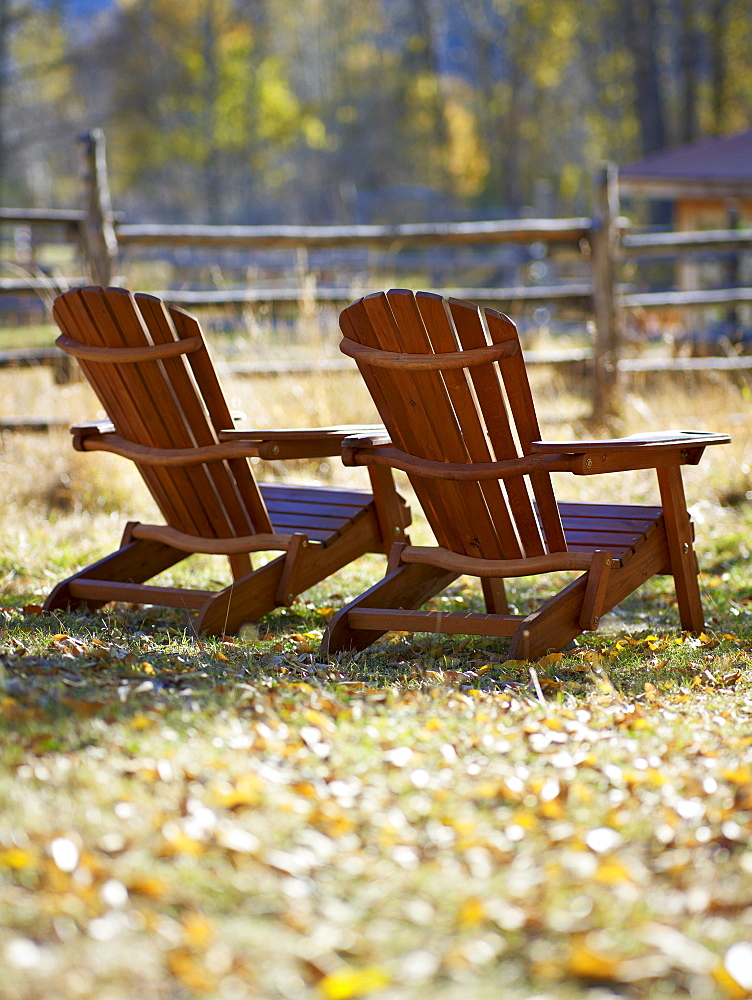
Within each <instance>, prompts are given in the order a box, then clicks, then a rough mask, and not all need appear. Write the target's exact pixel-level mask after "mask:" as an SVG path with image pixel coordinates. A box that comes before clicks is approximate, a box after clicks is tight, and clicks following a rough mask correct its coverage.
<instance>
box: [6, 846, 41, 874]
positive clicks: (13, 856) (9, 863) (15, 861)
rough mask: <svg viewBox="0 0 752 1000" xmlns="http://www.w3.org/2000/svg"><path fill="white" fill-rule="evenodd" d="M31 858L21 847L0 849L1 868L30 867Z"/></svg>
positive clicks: (16, 868)
mask: <svg viewBox="0 0 752 1000" xmlns="http://www.w3.org/2000/svg"><path fill="white" fill-rule="evenodd" d="M33 860H34V859H33V857H32V855H31V854H29V852H28V851H24V850H23V849H22V848H21V847H9V848H8V849H7V850H5V851H0V866H2V867H3V868H13V869H15V870H16V871H23V870H24V869H25V868H30V867H31V864H32V862H33Z"/></svg>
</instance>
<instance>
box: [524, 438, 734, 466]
mask: <svg viewBox="0 0 752 1000" xmlns="http://www.w3.org/2000/svg"><path fill="white" fill-rule="evenodd" d="M730 440H731V438H730V437H729V436H728V434H712V433H708V432H705V431H658V432H654V433H651V432H647V433H643V434H631V435H629V436H627V437H621V438H603V439H598V438H595V439H592V440H584V441H533V443H532V445H531V452H532V454H534V455H535V454H537V455H546V454H559V455H572V456H576V458H577V468H573V470H572V471H573V472H575V474H576V475H586V476H587V475H593V474H595V473H601V472H626V471H627V470H634V469H652V468H658V467H662V466H666V465H697V463H698V462H699V461H700V458H701V457H702V453H703V451H704V450H705V448H706V447H707V446H708V445H711V444H728V443H729V442H730Z"/></svg>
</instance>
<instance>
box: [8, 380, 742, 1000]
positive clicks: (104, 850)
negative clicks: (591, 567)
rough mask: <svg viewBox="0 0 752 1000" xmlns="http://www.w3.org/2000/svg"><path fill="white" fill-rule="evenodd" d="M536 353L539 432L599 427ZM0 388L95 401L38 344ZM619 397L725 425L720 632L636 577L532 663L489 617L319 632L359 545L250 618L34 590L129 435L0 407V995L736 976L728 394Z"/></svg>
mask: <svg viewBox="0 0 752 1000" xmlns="http://www.w3.org/2000/svg"><path fill="white" fill-rule="evenodd" d="M535 381H536V391H537V394H538V397H539V400H540V408H541V416H542V424H543V433H544V436H546V437H548V438H556V437H562V436H570V437H578V436H582V435H584V434H587V433H588V432H587V428H586V427H585V426H584V425H583V423H582V420H581V415H582V413H583V411H584V410H585V409H586V402H585V401H584V400H583V398H582V397H581V396H577V395H575V394H573V393H571V392H569V391H568V389H567V386H566V385H564V384H563V383H562V382H561V381H560V380H559V379H558V378H550V379H546V377H545V376H544V374H543V373H542V372H540V373H539V372H536V373H535ZM225 385H226V388H227V393H228V398H229V399H230V400H231V405H232V406H234V407H237V408H242V409H244V410H245V412H246V413H247V414H248V415H249V423H254V424H257V425H261V426H263V425H268V426H278V425H280V424H287V425H304V424H310V423H314V424H327V423H334V422H341V421H345V420H348V421H361V420H371V419H372V418H373V413H372V411H371V410H370V403H369V401H368V399H367V398H366V396H365V393H364V392H363V390H362V388H361V387H360V384H359V382H358V381H357V379H356V378H354V377H353V376H349V375H343V376H337V377H327V378H317V379H315V380H309V381H306V380H304V379H297V380H295V381H291V380H287V379H281V378H280V379H277V378H273V379H272V378H266V379H226V380H225ZM0 399H2V400H3V403H2V410H3V413H4V414H6V415H9V414H19V413H26V414H28V413H33V414H36V415H51V416H57V417H60V418H65V420H66V421H68V420H70V421H75V420H82V419H90V418H92V417H94V416H96V409H97V407H96V403H95V401H94V400H93V397H92V396H91V394H90V393H89V390H88V389H87V388H86V387H84V386H83V385H74V386H71V387H69V388H67V389H61V388H59V387H55V386H53V385H52V384H51V380H50V377H49V373H47V372H32V373H26V374H24V373H21V374H17V373H13V374H11V373H8V372H0ZM630 400H631V402H630V405H629V408H628V410H629V415H628V418H627V420H626V421H625V427H624V431H625V432H633V431H637V430H640V429H642V428H643V427H646V428H650V429H655V428H656V427H657V426H665V427H677V426H691V427H695V428H700V429H705V428H707V429H713V430H724V429H727V428H730V429H731V431H732V433H733V434H734V438H735V440H734V444H733V445H732V446H731V447H729V448H725V449H723V448H717V449H710V451H709V453H708V454H707V456H706V458H705V459H704V460H703V463H702V464H701V466H700V467H699V468H698V469H694V470H688V475H687V492H688V495H689V497H690V501H691V503H692V507H693V513H694V516H695V520H696V521H697V522H698V534H699V550H700V559H701V563H702V564H703V565H704V567H705V568H706V572H705V573H704V574H703V578H702V580H703V588H704V590H705V594H704V597H705V602H706V606H707V608H708V612H709V616H708V617H709V623H710V624H709V628H708V630H707V631H708V633H709V634H707V635H704V636H702V637H700V638H697V639H695V638H693V637H681V636H679V635H678V634H677V629H676V619H675V613H674V612H673V611H672V609H671V607H670V600H669V601H667V600H666V594H665V593H664V592H662V591H661V589H660V587H661V586H663V585H661V584H653V585H651V587H645V588H642V590H643V591H644V592H645V593H643V594H642V595H641V596H638V597H636V598H635V599H634V600H632V599H630V601H629V602H625V604H626V605H627V606H626V607H625V609H623V610H622V609H619V612H620V614H619V616H614V617H613V621H612V626H611V628H610V629H606V631H605V634H604V633H603V632H601V633H598V634H597V635H595V636H590V637H589V638H587V639H586V640H585V641H584V643H583V644H582V645H581V646H580V647H579V648H577V649H576V650H574V651H571V652H570V653H568V654H567V655H566V656H558V655H557V656H553V657H547V658H544V660H542V661H540V662H539V663H538V664H537V665H536V668H535V669H536V670H537V675H536V679H537V681H538V686H537V688H536V687H535V685H534V684H533V683H531V675H530V672H529V667H528V665H527V664H522V663H519V662H517V661H507V660H505V658H504V654H503V651H499V649H498V648H497V647H496V646H495V645H494V644H493V643H490V642H484V641H482V640H471V641H470V642H469V643H466V642H465V641H464V640H460V641H458V640H457V639H456V638H455V639H451V640H446V641H436V640H435V639H433V638H430V639H426V638H421V637H415V638H412V639H411V640H410V641H406V640H404V639H400V638H398V637H391V638H386V639H385V640H384V641H383V642H381V643H379V644H378V645H377V647H375V648H374V650H373V651H369V652H368V654H367V655H361V656H359V657H356V658H349V659H344V660H342V661H340V662H332V663H321V662H319V658H318V657H317V655H316V647H317V642H318V637H319V636H320V635H321V628H322V626H323V623H324V620H325V618H326V615H327V611H326V609H325V608H324V607H323V606H322V605H323V604H324V603H327V602H329V603H331V604H335V605H336V604H338V603H341V601H342V600H344V599H346V597H347V596H348V594H349V593H352V592H357V591H358V590H359V589H362V587H363V585H364V584H365V582H366V580H364V579H363V578H362V575H361V576H359V575H358V574H357V571H355V570H353V569H351V568H349V569H348V570H347V571H344V572H343V573H342V574H339V576H338V577H337V578H335V579H334V580H333V581H330V582H329V583H328V584H327V585H326V586H325V587H323V588H320V589H319V590H317V591H316V592H315V593H314V595H313V596H311V597H310V599H309V600H308V601H307V602H306V603H305V604H303V603H301V604H300V605H298V606H296V607H295V608H293V609H291V610H290V611H284V612H280V613H277V614H275V615H272V616H270V617H269V619H268V621H267V628H268V629H269V633H267V634H265V635H264V637H263V638H262V639H254V640H253V641H251V640H246V639H243V638H240V639H237V640H232V641H229V640H228V641H219V640H209V641H206V642H203V641H202V642H198V641H196V640H195V639H194V638H193V637H191V636H189V635H187V634H186V633H185V632H184V631H183V627H182V624H181V622H179V621H178V620H177V619H176V617H175V616H171V615H170V613H164V612H162V611H155V612H154V613H153V614H152V613H149V612H146V613H138V614H136V613H134V612H131V611H129V610H127V609H125V608H120V609H114V610H109V611H107V612H106V613H105V614H102V615H76V614H70V615H60V616H57V615H56V616H54V617H53V618H51V619H50V618H48V617H46V616H43V615H41V616H40V615H36V614H34V613H33V610H31V609H30V610H29V611H28V613H27V612H26V611H22V610H21V606H22V605H24V604H25V603H26V602H28V601H29V600H31V599H32V598H35V597H37V596H41V595H42V594H44V593H45V592H46V591H47V590H49V588H50V586H51V584H52V582H53V581H55V580H56V579H59V578H60V577H61V576H63V575H66V574H67V573H68V572H70V571H71V570H72V568H73V567H74V565H76V564H79V563H81V562H83V561H89V560H90V559H93V558H94V557H95V556H96V555H98V554H101V553H102V552H104V551H107V550H109V549H111V548H112V547H113V546H114V544H116V542H117V539H118V535H119V532H120V530H121V528H122V524H123V521H124V520H126V518H131V517H150V516H152V515H153V513H154V511H153V508H152V504H151V500H150V498H149V497H148V496H147V495H146V493H145V491H144V488H143V486H142V484H141V482H140V480H139V479H138V478H137V477H136V476H135V475H134V473H133V470H132V469H131V467H130V465H129V463H126V462H121V461H119V460H117V459H115V458H113V457H111V456H104V455H79V454H77V453H75V452H73V451H72V449H71V448H70V445H69V441H68V435H67V433H66V432H65V431H62V430H60V431H57V430H56V431H51V432H49V433H48V434H40V435H32V434H4V435H3V436H2V441H1V444H0V481H2V483H3V487H2V489H3V495H4V501H5V502H4V503H3V505H2V509H0V535H1V536H2V545H1V546H0V581H1V584H0V587H1V589H0V594H2V595H4V599H2V600H0V604H4V605H8V604H10V603H12V604H14V605H16V609H15V610H14V609H10V608H8V607H7V606H6V607H5V608H0V689H1V690H0V735H1V736H2V746H3V753H2V755H1V756H0V960H1V961H2V962H3V976H2V977H1V978H0V998H2V1000H47V998H48V997H51V996H55V997H60V998H62V1000H103V998H107V1000H131V998H133V997H145V998H148V1000H184V998H188V997H206V998H208V1000H214V998H217V1000H261V998H263V1000H360V998H365V997H371V996H372V997H373V998H374V1000H466V998H472V1000H485V998H488V1000H491V998H498V997H501V996H503V997H505V998H506V997H509V998H510V1000H525V998H528V1000H529V998H530V997H532V996H533V995H535V996H537V997H539V998H541V1000H542V998H544V997H545V998H546V1000H579V998H581V997H583V996H589V997H591V998H592V1000H596V998H598V1000H615V998H616V997H617V996H625V997H634V998H640V997H642V998H646V1000H663V998H665V997H669V996H671V997H675V996H676V997H679V996H687V997H689V996H691V997H694V998H697V1000H714V998H718V997H720V998H721V1000H742V998H744V997H749V996H750V995H752V977H751V976H750V973H749V969H750V966H751V965H752V948H751V947H750V945H749V941H750V934H751V933H752V908H750V906H749V900H750V887H751V886H752V860H750V859H751V857H752V854H751V852H750V850H749V847H748V845H749V841H750V835H752V746H751V745H750V738H749V724H750V709H749V694H750V690H751V689H752V686H751V683H750V663H751V662H752V641H751V640H752V631H751V630H750V627H749V621H750V610H749V609H750V601H751V600H752V580H750V573H749V551H748V546H749V535H750V530H751V529H752V517H750V513H749V509H750V503H749V501H748V500H746V499H744V496H745V494H746V493H747V491H748V490H749V489H750V483H749V465H750V426H749V424H750V418H749V409H750V408H749V405H748V393H746V392H745V390H743V389H742V388H739V387H732V386H729V385H726V384H722V383H720V382H719V383H710V384H707V385H704V386H703V387H702V390H701V391H700V390H699V389H698V387H697V386H695V387H694V388H692V389H691V391H686V387H684V388H683V389H682V390H681V391H680V390H679V389H677V391H672V392H667V391H663V392H660V393H659V392H656V391H653V390H647V389H645V390H644V391H640V392H639V393H638V392H637V390H636V388H633V389H632V391H631V396H630ZM563 418H565V419H563ZM263 471H264V472H267V471H268V470H263ZM299 471H300V472H302V475H303V476H305V477H308V476H318V477H322V478H326V479H328V480H332V479H333V480H338V481H345V480H350V479H351V478H352V477H355V476H357V475H358V473H359V471H361V470H345V469H343V468H341V467H338V466H337V465H336V463H331V462H330V463H326V464H323V463H319V464H311V465H309V466H307V467H305V468H303V469H302V470H299ZM282 472H283V473H284V474H285V475H288V474H289V475H293V467H292V464H291V466H290V469H284V470H282ZM625 481H626V483H627V486H626V487H624V485H623V484H624V483H625ZM596 483H597V486H598V490H599V492H598V493H597V494H594V492H593V491H594V489H595V486H596ZM562 488H563V489H564V488H566V489H575V488H576V489H577V490H578V492H579V495H583V496H588V497H590V496H592V495H598V496H607V497H609V498H614V499H616V498H618V499H622V498H623V497H624V495H625V494H626V492H629V495H630V496H632V497H633V498H634V499H635V500H641V499H649V498H652V497H653V492H652V491H653V489H654V487H653V483H652V476H650V475H649V474H644V473H635V474H632V475H630V476H626V477H621V476H619V477H617V476H613V477H601V478H599V479H598V480H597V481H596V480H585V479H583V480H578V481H574V482H572V483H570V484H568V485H567V486H566V487H564V485H562ZM732 500H733V501H735V502H734V503H733V504H732V505H730V506H729V505H728V504H729V503H730V501H732ZM424 530H425V527H424V526H420V525H419V527H418V531H419V532H422V531H424ZM202 572H203V570H202ZM207 572H213V571H209V570H207ZM377 572H378V567H377V566H376V565H375V563H374V562H372V563H370V564H368V565H367V567H366V573H365V575H366V577H367V576H368V574H369V573H370V575H371V577H373V576H374V575H375V574H376V573H377ZM666 586H668V585H666ZM512 597H513V599H514V600H515V601H518V602H520V603H522V602H524V601H525V600H526V594H525V592H524V589H518V590H517V591H515V593H514V594H513V595H512ZM474 599H475V598H474V596H473V595H472V594H471V593H470V592H469V590H468V588H467V587H466V586H465V585H464V584H462V583H461V582H459V583H458V585H457V586H456V587H454V588H451V593H450V594H448V596H447V597H446V600H447V601H448V602H450V603H451V602H455V603H456V602H461V601H468V602H471V601H473V600H474ZM672 614H673V618H672ZM628 627H629V628H632V629H634V628H635V627H636V628H637V630H638V631H636V632H634V634H632V635H630V634H629V633H628V631H627V629H628ZM609 632H610V633H611V634H609ZM614 633H616V635H614ZM3 665H4V666H3Z"/></svg>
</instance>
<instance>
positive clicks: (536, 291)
mask: <svg viewBox="0 0 752 1000" xmlns="http://www.w3.org/2000/svg"><path fill="white" fill-rule="evenodd" d="M81 179H82V191H83V199H82V204H83V206H84V207H83V208H82V209H56V210H55V209H52V210H51V209H15V208H1V209H0V225H3V224H6V225H15V226H17V227H27V228H31V229H32V230H35V229H36V228H37V227H39V228H44V229H49V228H53V229H54V228H56V227H57V228H58V229H59V230H60V233H61V236H62V238H63V239H67V240H69V241H74V242H75V243H76V244H77V245H78V246H79V247H80V248H81V251H82V259H83V263H84V265H85V267H86V269H87V270H88V272H89V275H88V276H87V277H86V278H83V277H82V278H74V279H71V278H68V279H67V281H66V285H67V286H77V285H81V284H86V283H89V282H91V281H94V282H96V283H99V284H109V283H110V282H111V279H112V275H113V269H114V265H115V261H116V259H117V255H118V253H119V251H122V250H130V249H131V248H138V247H142V248H152V247H169V248H174V249H177V248H185V247H199V246H203V247H207V248H212V249H215V250H216V249H217V248H220V247H221V248H227V249H231V248H236V249H244V250H249V251H250V250H259V251H264V250H301V251H307V250H316V249H325V248H329V249H338V248H345V247H352V248H355V247H380V248H384V249H386V250H387V251H389V252H396V251H397V250H401V249H402V248H404V247H417V248H421V247H440V246H450V247H457V246H471V245H475V246H479V247H481V246H482V247H486V248H488V247H493V246H504V245H524V244H527V245H531V244H538V243H540V244H543V245H544V246H545V247H546V248H547V250H548V249H550V250H552V251H555V250H556V249H558V248H563V249H566V250H568V251H571V250H574V251H576V252H577V253H578V254H579V256H580V259H581V261H582V263H583V264H584V265H585V266H586V267H587V268H588V269H589V272H590V280H584V281H572V280H570V281H562V282H559V283H547V284H545V285H544V284H534V285H532V284H527V285H524V286H522V285H520V286H508V287H490V288H489V287H482V288H478V287H472V288H445V289H436V290H437V291H442V292H443V294H445V295H452V296H455V297H457V298H470V299H473V300H476V301H479V302H480V303H481V304H484V305H493V306H502V307H514V306H519V305H521V304H530V305H538V304H544V303H551V304H559V305H562V306H564V305H566V306H567V307H570V308H576V309H578V310H579V311H580V312H581V313H582V314H583V315H585V316H588V317H591V318H593V319H594V321H595V329H596V336H595V343H594V348H593V350H592V351H590V352H586V353H587V357H579V356H578V357H577V358H576V359H575V358H574V357H573V354H572V352H569V356H568V357H567V358H559V361H558V363H562V364H563V363H565V361H567V360H569V361H571V360H577V361H578V362H583V361H584V362H586V363H587V364H588V365H589V366H590V368H591V371H592V373H593V378H594V386H595V398H594V415H595V417H596V418H597V419H603V418H604V417H606V416H608V414H609V413H610V412H612V411H614V410H615V409H616V408H617V406H618V400H617V392H618V373H619V372H636V371H648V370H652V371H661V370H670V369H671V368H673V369H676V370H682V371H685V370H687V371H688V370H694V369H696V368H697V369H699V368H713V369H715V370H741V371H743V370H747V369H749V368H750V367H751V366H750V365H749V364H748V363H747V362H746V360H745V359H738V358H702V359H685V358H670V359H669V358H664V359H625V358H623V357H622V355H623V347H622V330H623V316H624V311H625V310H632V309H641V310H657V309H662V308H680V309H681V308H687V309H690V308H698V307H708V306H712V307H728V308H731V309H733V308H734V307H735V306H738V305H739V304H743V303H750V302H752V288H748V287H727V288H721V289H696V290H684V291H679V290H673V289H669V290H665V291H641V290H639V289H637V288H629V287H624V286H622V285H620V284H619V262H620V261H621V260H622V259H624V260H632V259H635V260H637V259H639V258H643V257H644V258H648V259H649V258H650V257H656V256H663V257H667V256H670V257H672V258H676V259H682V258H685V257H686V258H690V257H691V256H692V255H697V254H698V253H725V254H728V255H730V256H732V257H733V255H738V254H740V253H742V252H746V251H748V250H750V249H752V229H749V228H746V229H738V228H736V229H723V230H720V229H719V230H710V231H703V232H678V233H639V232H631V231H630V226H629V221H628V220H627V219H625V218H623V217H621V216H620V214H619V198H618V176H617V174H616V171H615V169H614V168H611V167H609V168H606V169H604V170H603V171H602V172H601V174H600V175H599V177H598V179H597V184H596V198H595V203H596V208H595V211H594V213H593V216H592V218H589V217H577V218H569V219H523V220H492V221H483V222H451V223H431V224H409V225H384V226H377V225H367V226H322V227H312V226H195V225H156V224H138V225H136V224H128V223H126V222H124V221H123V219H122V217H121V216H119V215H118V214H117V213H115V212H113V211H112V206H111V200H110V194H109V186H108V182H107V170H106V159H105V155H104V136H103V135H102V134H101V133H99V132H95V133H91V134H89V135H88V136H85V137H84V138H83V140H82V145H81ZM732 273H733V272H732ZM730 280H731V281H733V280H735V279H734V278H731V279H730ZM726 281H727V282H728V281H729V279H728V278H727V279H726ZM54 290H55V283H54V279H51V278H50V279H46V278H44V277H38V276H33V275H30V277H29V278H28V279H27V278H18V277H13V278H2V279H0V295H17V296H24V295H37V296H40V297H44V296H49V293H50V292H51V291H54ZM158 294H160V295H161V296H162V297H164V298H165V299H166V300H168V301H170V302H172V303H174V304H176V305H183V306H189V307H195V308H198V307H201V306H223V305H227V306H232V305H235V306H242V305H246V304H247V305H260V304H264V305H266V304H268V305H271V306H274V305H282V304H285V303H296V302H300V303H310V302H312V301H313V302H316V303H325V304H327V303H331V304H336V305H339V304H342V303H346V302H348V301H350V300H351V299H352V298H353V297H355V296H356V295H357V294H358V289H357V286H356V284H355V283H353V284H352V285H347V284H327V283H323V282H322V283H321V284H316V283H311V284H308V283H305V282H303V283H302V284H301V285H300V286H299V287H273V286H271V285H267V286H265V287H244V288H232V287H230V288H227V289H211V290H195V289H169V290H167V291H164V292H160V293H158ZM9 353H13V352H5V354H9ZM38 357H39V360H40V361H41V362H42V363H45V362H48V361H49V356H48V355H47V354H46V353H44V352H42V353H39V355H38ZM17 360H18V361H20V355H19V356H18V358H17ZM690 360H691V361H692V362H693V363H692V364H688V363H687V362H689V361H690ZM548 361H549V363H557V362H556V361H554V359H553V358H551V357H549V359H548ZM531 362H532V363H538V362H537V360H535V361H534V360H533V359H532V358H531ZM695 362H696V363H695ZM737 362H740V363H737ZM3 363H4V354H2V353H0V365H1V364H3ZM7 363H11V361H10V360H9V361H8V362H7Z"/></svg>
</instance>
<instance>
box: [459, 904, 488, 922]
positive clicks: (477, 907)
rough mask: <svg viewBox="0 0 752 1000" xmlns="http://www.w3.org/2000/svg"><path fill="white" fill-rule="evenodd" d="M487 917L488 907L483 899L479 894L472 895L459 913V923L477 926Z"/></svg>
mask: <svg viewBox="0 0 752 1000" xmlns="http://www.w3.org/2000/svg"><path fill="white" fill-rule="evenodd" d="M485 917H486V909H485V907H484V906H483V901H482V900H480V899H478V897H477V896H470V897H469V898H468V899H466V900H465V901H464V903H463V904H462V906H461V907H460V911H459V913H458V914H457V923H458V924H459V925H460V927H476V926H477V925H478V924H481V923H483V921H484V920H485Z"/></svg>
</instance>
